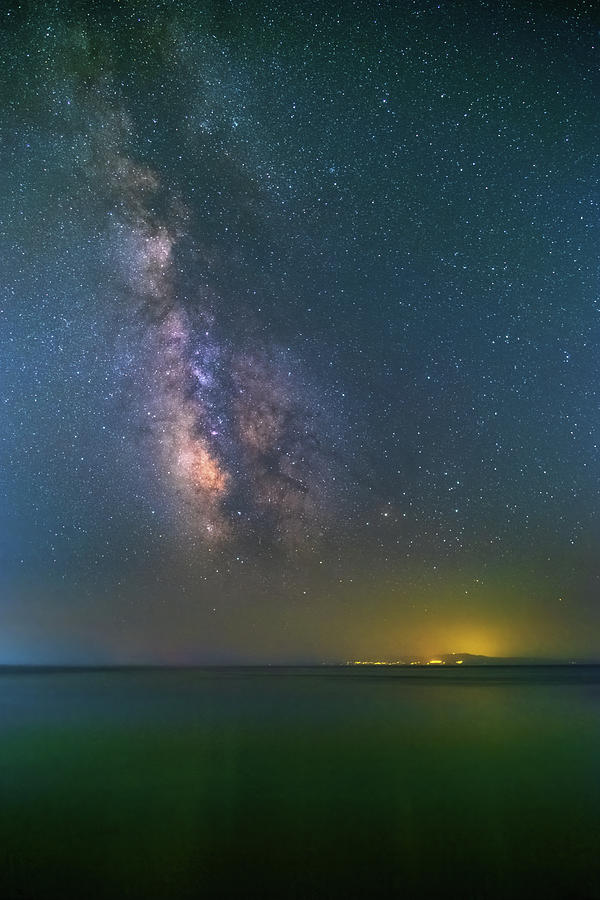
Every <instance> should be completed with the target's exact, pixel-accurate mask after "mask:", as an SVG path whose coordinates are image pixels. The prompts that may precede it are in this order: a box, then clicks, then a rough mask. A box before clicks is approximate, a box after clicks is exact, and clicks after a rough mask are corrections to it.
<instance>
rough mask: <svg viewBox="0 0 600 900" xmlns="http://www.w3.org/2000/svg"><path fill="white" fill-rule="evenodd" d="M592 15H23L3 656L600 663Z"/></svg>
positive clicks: (0, 225) (412, 6)
mask: <svg viewBox="0 0 600 900" xmlns="http://www.w3.org/2000/svg"><path fill="white" fill-rule="evenodd" d="M593 6H594V4H592V3H589V4H586V3H585V2H579V3H573V4H570V5H569V4H564V3H563V4H561V5H557V6H554V7H553V6H552V5H550V4H547V3H537V2H529V3H526V2H523V3H521V2H502V3H496V2H483V0H468V2H465V3H461V4H454V3H445V2H444V3H436V2H431V3H429V2H424V3H423V2H406V3H401V4H396V3H376V2H354V3H352V2H348V3H337V4H323V3H320V2H315V3H300V4H297V5H296V4H281V3H267V2H216V0H215V2H212V3H211V2H201V3H197V4H188V3H183V2H156V0H155V2H143V0H140V2H135V0H122V2H112V3H111V2H103V3H98V4H92V3H88V2H80V3H78V2H71V3H66V2H65V3H63V2H60V0H58V2H55V3H49V4H47V5H45V4H43V3H37V4H35V5H34V6H24V5H23V4H17V3H12V2H8V3H6V4H3V7H2V13H1V22H2V25H1V32H0V34H1V41H2V52H1V54H0V58H1V61H2V67H3V75H2V79H1V80H0V91H1V93H2V101H1V103H0V110H1V112H0V130H1V135H2V145H1V154H2V159H1V165H0V180H1V192H0V196H1V197H2V204H1V209H0V213H1V221H0V241H1V258H2V277H1V297H0V342H1V347H2V365H1V366H0V401H1V409H2V415H1V418H0V623H1V624H0V661H2V662H84V663H87V662H116V663H119V662H146V661H150V662H160V663H171V662H175V663H190V662H200V663H201V662H207V663H212V662H217V663H218V662H245V661H249V662H265V661H268V662H285V661H290V662H296V661H306V662H311V661H323V660H325V661H335V660H340V659H341V660H343V659H346V658H360V657H363V658H364V657H368V658H378V657H379V658H393V659H395V658H398V657H402V656H403V655H406V654H421V653H440V652H450V651H454V650H457V651H460V652H472V653H488V654H528V655H536V654H537V655H559V656H561V657H565V658H567V657H570V656H580V657H581V656H598V655H600V603H599V601H600V563H599V560H598V541H599V538H600V523H599V521H598V508H599V501H600V492H599V485H600V481H599V475H600V458H599V445H600V410H599V399H600V398H599V376H600V355H599V352H598V346H599V341H600V303H599V294H598V283H599V282H598V275H599V271H598V225H599V212H600V210H599V202H600V190H599V188H600V183H599V171H600V170H599V168H598V147H599V146H600V128H599V125H600V119H599V116H598V98H599V89H600V78H599V69H598V48H599V46H600V33H599V23H598V21H597V20H595V19H594V13H593Z"/></svg>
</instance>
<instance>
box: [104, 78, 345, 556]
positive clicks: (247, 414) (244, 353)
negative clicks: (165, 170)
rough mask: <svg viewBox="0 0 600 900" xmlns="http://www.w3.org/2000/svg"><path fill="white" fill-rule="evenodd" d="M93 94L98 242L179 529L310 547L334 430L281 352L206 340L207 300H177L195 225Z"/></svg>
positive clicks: (211, 317)
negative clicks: (128, 312)
mask: <svg viewBox="0 0 600 900" xmlns="http://www.w3.org/2000/svg"><path fill="white" fill-rule="evenodd" d="M105 92H106V91H105V88H99V87H93V88H92V89H91V91H89V92H88V96H87V102H88V103H89V104H90V105H91V106H92V107H94V106H95V105H97V107H98V118H99V122H98V124H97V126H96V128H95V131H94V132H93V133H92V135H91V142H92V146H93V149H94V170H95V173H96V177H98V178H100V179H101V180H103V181H104V182H105V188H104V189H105V190H106V192H107V193H108V195H109V196H111V198H112V202H113V206H114V214H113V216H112V218H113V223H112V225H111V233H110V236H109V237H110V241H111V243H112V244H113V246H114V248H115V249H114V257H115V260H116V263H117V265H118V266H119V267H120V270H121V272H122V276H123V283H124V287H125V288H126V290H125V291H124V294H123V302H124V303H129V304H131V305H132V306H133V308H134V309H135V310H136V311H137V313H138V315H139V318H140V322H142V323H143V325H144V328H145V332H146V333H145V335H144V342H145V343H146V344H148V345H149V346H150V347H151V352H150V356H149V363H150V366H151V369H152V374H151V378H150V379H149V381H150V384H151V385H152V390H151V392H150V393H151V396H148V397H145V398H142V404H145V405H146V406H147V414H148V417H149V420H150V421H151V423H152V428H151V432H152V437H151V440H152V442H153V450H154V452H155V454H156V458H157V459H158V461H159V465H160V469H161V471H162V476H163V478H164V480H165V484H166V485H168V486H169V487H170V488H172V490H173V497H172V503H173V507H172V508H173V509H174V511H175V515H176V518H177V519H178V520H179V524H180V527H181V528H182V529H183V531H184V532H187V533H188V534H189V535H190V536H192V537H197V538H199V539H200V540H201V541H203V542H204V543H205V545H206V546H207V547H208V548H212V547H214V546H215V545H218V544H220V543H221V542H223V541H231V540H235V539H236V537H237V538H242V539H243V538H244V537H248V535H250V536H252V534H253V532H255V531H256V529H257V528H258V529H260V533H261V541H263V542H264V541H267V542H270V541H273V542H275V543H279V544H281V545H282V546H283V547H288V548H295V547H297V546H298V545H300V544H302V543H303V542H304V541H306V540H314V539H316V538H317V537H318V535H319V534H322V533H323V529H324V528H326V523H327V522H328V521H329V520H330V519H331V516H332V512H333V511H334V510H336V511H337V512H338V513H341V506H340V505H339V503H338V504H337V506H336V502H335V497H336V494H337V495H338V499H339V491H337V490H336V486H335V482H336V477H339V473H338V475H337V476H336V474H335V465H334V459H335V456H334V454H333V453H332V450H333V448H332V447H331V443H330V444H329V446H328V447H327V449H325V445H326V442H327V440H329V442H331V439H332V436H333V434H334V433H336V434H337V435H341V434H342V432H343V427H342V423H341V422H336V421H335V420H334V421H333V422H330V423H329V427H328V428H327V429H326V427H325V424H324V419H323V415H322V406H323V404H324V402H325V400H324V396H323V393H322V391H321V390H320V387H319V386H316V387H315V385H314V384H312V385H310V386H309V385H308V383H307V378H306V376H305V375H304V374H303V372H302V369H303V366H302V363H301V362H300V361H299V360H298V359H293V354H291V353H290V352H289V351H288V352H286V351H285V348H283V347H280V346H278V345H277V344H276V342H275V341H269V340H268V339H267V340H265V337H264V336H263V337H262V339H260V340H258V341H257V340H254V341H252V342H251V344H250V345H248V346H244V341H242V340H238V341H237V342H236V341H232V340H223V339H222V338H221V339H219V338H215V337H213V335H214V334H215V333H217V332H220V333H222V327H221V325H220V323H219V317H218V305H219V303H218V300H219V298H218V297H217V300H216V302H215V297H214V296H211V302H210V303H206V302H205V300H204V298H203V296H202V293H201V292H194V291H193V290H192V292H191V294H188V295H187V296H186V297H185V299H182V297H181V296H180V293H179V277H178V276H179V273H180V268H179V265H178V258H177V256H178V245H179V244H180V243H184V242H187V243H188V244H189V243H190V242H191V243H192V250H193V251H194V252H195V253H196V254H197V255H200V257H201V256H202V247H201V246H200V247H195V246H193V237H192V234H193V233H194V232H196V233H200V234H201V233H202V222H201V221H200V222H193V221H192V214H191V213H190V211H189V210H188V209H187V207H186V206H185V201H183V200H182V199H181V197H178V196H171V195H170V193H169V190H168V189H166V188H165V187H164V186H163V185H162V184H161V181H160V178H159V176H158V174H157V173H156V172H155V171H153V170H152V169H151V168H148V167H146V166H144V165H142V164H141V163H139V162H136V161H135V160H134V159H132V158H130V157H129V156H127V154H126V150H127V143H128V142H129V141H130V140H131V131H132V128H131V124H130V119H129V117H128V115H127V113H126V112H125V111H124V110H123V109H122V108H119V107H115V108H114V109H111V108H110V107H109V108H106V106H105V105H104V104H103V103H101V102H100V98H101V97H102V95H103V94H104V93H105ZM113 93H114V92H113ZM158 206H163V207H164V211H162V212H157V207H158ZM200 263H201V265H202V264H206V260H203V259H201V260H200ZM246 343H248V342H246ZM328 411H329V413H330V414H331V415H335V413H336V412H337V411H336V410H335V409H334V408H333V407H330V409H329V410H328ZM319 419H323V421H321V422H319ZM326 432H328V435H327V434H326ZM240 505H243V508H244V514H243V516H242V513H241V511H240V510H238V509H236V507H237V506H240Z"/></svg>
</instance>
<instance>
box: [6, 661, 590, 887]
mask: <svg viewBox="0 0 600 900" xmlns="http://www.w3.org/2000/svg"><path fill="white" fill-rule="evenodd" d="M54 897H60V898H63V900H70V898H78V900H79V898H81V900H83V898H96V897H102V898H114V900H128V898H130V900H138V898H139V900H141V898H144V900H153V898H156V900H159V898H164V900H167V898H169V900H171V898H173V900H175V898H176V900H191V898H207V900H211V898H221V897H239V898H247V897H250V898H253V897H257V898H266V897H273V898H302V900H311V898H341V897H345V898H350V897H364V898H372V897H374V898H388V897H390V898H392V897H393V898H428V897H432V898H438V897H439V898H468V900H469V898H470V900H485V898H494V900H496V898H503V900H504V898H511V900H514V898H538V897H539V898H545V900H548V898H557V900H559V898H560V900H571V898H581V900H584V898H585V900H593V898H594V900H595V898H600V667H595V666H565V667H546V666H536V667H525V666H520V667H469V668H466V667H462V668H459V667H436V668H433V667H430V668H417V667H410V668H395V667H393V668H392V667H387V666H386V667H383V666H378V667H369V666H357V667H339V668H338V667H318V668H306V667H298V668H276V667H267V668H256V667H253V668H195V669H86V670H82V669H69V670H67V669H64V670H58V669H47V670H42V669H4V670H0V898H2V900H13V898H15V900H16V898H19V900H29V898H31V900H44V898H54Z"/></svg>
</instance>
